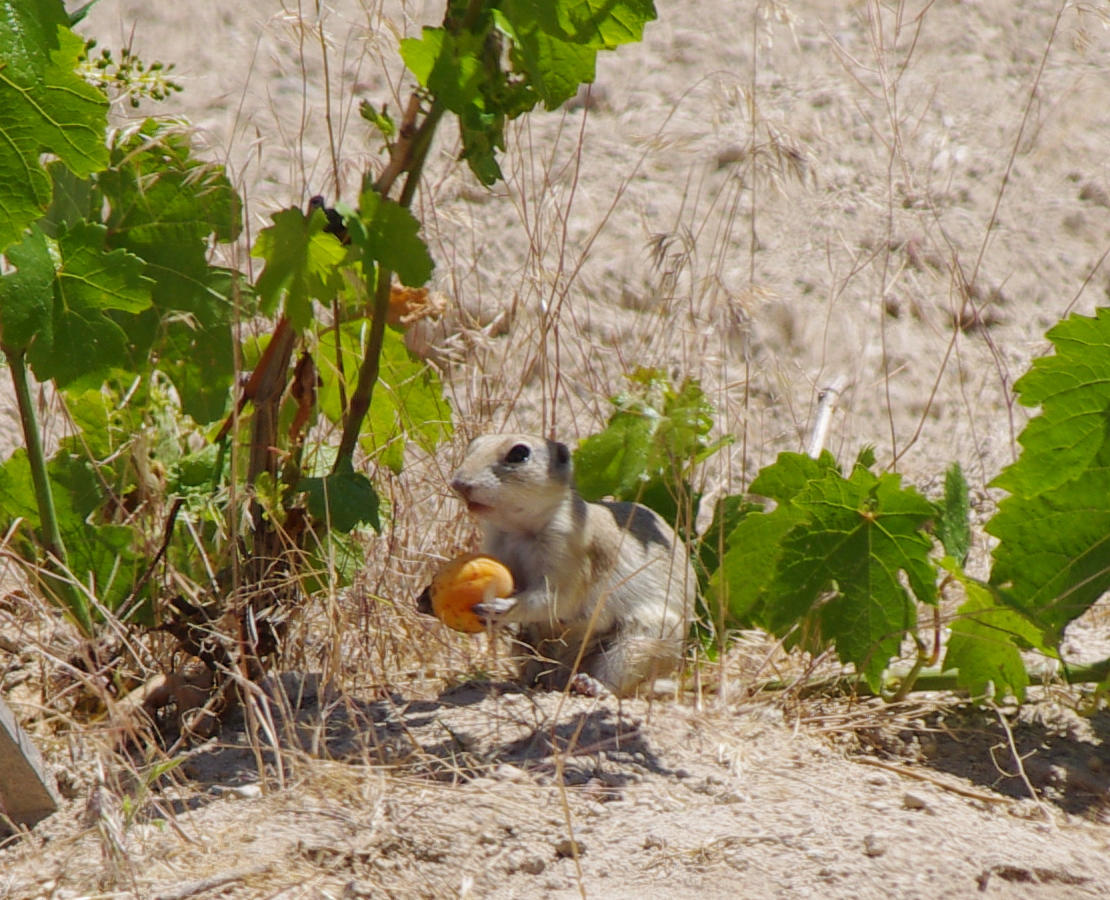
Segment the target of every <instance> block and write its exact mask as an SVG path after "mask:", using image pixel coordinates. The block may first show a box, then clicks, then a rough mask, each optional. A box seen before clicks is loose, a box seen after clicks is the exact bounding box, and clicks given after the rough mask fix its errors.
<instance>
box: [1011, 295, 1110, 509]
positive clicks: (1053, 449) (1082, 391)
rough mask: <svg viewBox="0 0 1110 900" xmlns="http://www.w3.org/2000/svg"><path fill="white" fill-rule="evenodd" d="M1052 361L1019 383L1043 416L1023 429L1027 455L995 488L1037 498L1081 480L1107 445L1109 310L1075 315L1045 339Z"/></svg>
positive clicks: (1021, 395) (1038, 363) (1038, 364)
mask: <svg viewBox="0 0 1110 900" xmlns="http://www.w3.org/2000/svg"><path fill="white" fill-rule="evenodd" d="M1046 336H1047V337H1048V338H1049V339H1050V340H1051V341H1052V343H1053V345H1054V346H1055V349H1056V352H1055V353H1054V354H1053V355H1051V356H1045V357H1041V358H1040V359H1037V360H1035V361H1034V362H1033V366H1032V368H1031V369H1030V370H1029V371H1028V372H1026V373H1025V374H1024V375H1023V376H1022V377H1021V378H1019V379H1018V380H1017V382H1016V383H1015V384H1014V390H1015V391H1016V392H1017V394H1018V400H1019V401H1020V402H1021V403H1022V404H1023V405H1025V406H1040V407H1041V413H1040V415H1038V416H1036V417H1035V418H1033V419H1031V420H1030V421H1029V422H1028V423H1027V424H1026V426H1025V427H1024V428H1023V429H1022V432H1021V435H1020V436H1019V437H1018V441H1019V442H1020V443H1021V445H1022V448H1023V449H1022V454H1021V457H1020V458H1019V459H1018V460H1017V462H1015V463H1013V464H1012V465H1009V466H1007V467H1006V468H1005V469H1004V470H1003V471H1002V473H1001V474H1000V475H999V476H998V477H997V478H995V480H994V482H993V483H994V485H995V486H996V487H1000V488H1003V489H1005V490H1007V491H1009V492H1010V493H1011V494H1016V495H1018V496H1023V497H1033V496H1035V495H1037V494H1040V493H1043V492H1044V491H1047V490H1050V489H1052V488H1054V487H1058V486H1059V485H1061V484H1063V483H1064V482H1066V481H1070V480H1071V479H1073V478H1076V477H1078V476H1079V475H1081V474H1082V473H1083V471H1084V470H1085V469H1086V468H1087V467H1088V466H1089V465H1090V464H1091V461H1092V460H1093V459H1094V457H1095V455H1096V454H1097V453H1098V452H1099V449H1100V448H1101V447H1102V446H1103V444H1104V443H1105V441H1106V434H1107V427H1108V422H1110V307H1103V308H1101V309H1099V310H1097V311H1096V314H1095V316H1094V317H1093V318H1092V317H1090V316H1081V315H1071V316H1069V317H1068V318H1066V319H1064V320H1063V321H1061V322H1058V323H1057V324H1056V325H1055V326H1053V327H1052V328H1051V329H1050V330H1049V331H1048V333H1047V335H1046Z"/></svg>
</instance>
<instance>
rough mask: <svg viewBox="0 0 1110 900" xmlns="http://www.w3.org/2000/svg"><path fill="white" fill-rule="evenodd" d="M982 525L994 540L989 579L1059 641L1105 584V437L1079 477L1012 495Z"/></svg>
mask: <svg viewBox="0 0 1110 900" xmlns="http://www.w3.org/2000/svg"><path fill="white" fill-rule="evenodd" d="M987 532H988V533H990V534H992V535H994V536H995V537H997V538H998V539H999V544H998V546H997V547H996V548H995V550H994V565H993V566H992V568H991V576H990V582H991V584H992V585H994V586H995V587H997V588H999V589H1000V591H1001V593H1002V597H1003V599H1005V601H1006V602H1007V603H1010V604H1012V605H1013V606H1015V607H1016V608H1017V609H1018V610H1019V611H1020V612H1022V613H1024V614H1025V615H1027V616H1029V617H1030V618H1031V619H1033V621H1035V622H1036V623H1037V624H1038V625H1040V626H1041V627H1042V628H1044V629H1045V634H1046V640H1047V642H1048V643H1049V644H1055V643H1057V642H1058V641H1059V638H1060V636H1061V634H1062V633H1063V629H1064V626H1066V625H1067V624H1068V623H1069V622H1070V621H1071V620H1072V619H1075V618H1077V617H1079V616H1080V615H1082V614H1083V613H1084V612H1085V611H1086V610H1087V609H1088V607H1090V606H1091V604H1092V603H1094V602H1095V601H1096V600H1097V599H1098V598H1099V597H1101V596H1102V595H1103V594H1104V593H1106V591H1108V590H1110V442H1107V443H1106V444H1105V445H1104V446H1103V448H1102V451H1101V452H1100V454H1099V456H1098V458H1096V460H1095V464H1094V465H1092V467H1091V468H1089V469H1087V471H1086V472H1085V473H1084V474H1083V475H1082V476H1080V477H1079V478H1076V479H1074V480H1073V481H1069V482H1068V483H1066V484H1063V485H1061V486H1059V487H1056V488H1053V489H1051V490H1048V491H1045V492H1043V493H1041V494H1038V495H1037V496H1035V497H1017V496H1011V497H1007V498H1006V499H1005V500H1003V501H1002V502H1001V503H1000V504H999V506H998V512H997V513H995V515H994V516H993V517H992V518H991V520H990V522H988V523H987Z"/></svg>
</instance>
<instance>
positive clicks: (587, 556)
mask: <svg viewBox="0 0 1110 900" xmlns="http://www.w3.org/2000/svg"><path fill="white" fill-rule="evenodd" d="M520 456H524V457H526V458H524V459H517V457H520ZM451 487H452V488H453V489H454V490H455V492H456V493H458V494H459V496H460V497H462V498H463V500H465V501H466V503H467V507H468V508H469V509H470V511H471V512H473V513H474V514H475V515H476V516H477V517H478V519H479V521H480V522H481V525H482V532H483V544H482V550H483V552H485V553H488V554H489V555H491V556H494V557H496V558H497V559H500V560H501V561H502V562H503V563H504V564H505V565H506V566H507V567H508V568H509V571H511V572H512V574H513V579H514V582H515V589H514V595H513V597H512V598H507V600H506V601H503V602H499V603H495V604H494V605H492V606H490V607H489V608H487V609H486V610H485V612H486V613H488V618H490V619H491V620H493V621H496V622H498V623H500V624H505V625H516V626H518V627H519V637H520V640H521V641H522V642H523V643H524V644H525V645H526V646H527V648H528V649H529V650H530V652H531V654H532V655H533V657H534V658H533V659H532V660H530V661H529V662H528V663H527V664H526V665H525V666H524V670H523V672H522V675H523V677H524V679H525V681H526V682H528V683H538V684H542V685H545V686H549V687H556V688H562V687H564V686H565V685H566V684H567V679H568V677H570V676H571V675H572V674H574V673H575V672H577V673H582V674H584V675H587V676H591V677H592V678H594V679H596V680H597V681H598V682H600V683H601V684H602V685H604V687H606V688H607V689H608V690H610V691H612V692H614V693H616V694H619V695H627V694H631V693H634V692H635V690H636V688H637V687H638V686H639V685H641V684H644V683H646V682H650V681H652V680H653V679H655V678H657V677H659V676H661V675H665V674H668V673H670V672H672V671H674V670H675V669H676V668H677V667H678V666H679V664H680V663H681V661H682V654H683V647H684V642H685V639H686V633H687V630H688V625H689V621H690V615H691V611H692V607H693V602H694V591H695V579H694V572H693V569H692V568H691V566H690V561H689V558H688V557H687V554H686V548H685V547H684V546H683V545H682V544H681V542H679V541H676V539H675V534H674V532H673V531H672V530H671V528H670V526H668V525H667V524H666V522H664V521H663V520H662V519H661V518H660V517H659V516H658V515H657V514H656V513H654V512H652V511H651V510H650V509H648V508H647V507H645V506H641V505H640V504H636V503H619V502H611V501H603V502H600V503H587V502H586V501H585V500H583V499H582V497H581V496H579V494H578V492H577V491H576V490H575V489H574V483H573V475H572V467H571V462H570V453H569V450H567V448H566V446H565V445H563V444H559V443H557V442H555V441H548V440H545V439H544V438H540V437H535V436H533V435H528V434H490V435H484V436H482V437H479V438H477V439H475V440H474V441H473V442H472V443H471V444H470V447H469V449H468V450H467V454H466V459H465V460H464V461H463V464H462V465H461V466H460V467H459V469H458V471H457V472H456V473H455V475H454V477H453V478H452V480H451ZM580 652H581V662H580V663H579V665H578V667H577V669H574V665H575V661H576V659H578V656H579V653H580Z"/></svg>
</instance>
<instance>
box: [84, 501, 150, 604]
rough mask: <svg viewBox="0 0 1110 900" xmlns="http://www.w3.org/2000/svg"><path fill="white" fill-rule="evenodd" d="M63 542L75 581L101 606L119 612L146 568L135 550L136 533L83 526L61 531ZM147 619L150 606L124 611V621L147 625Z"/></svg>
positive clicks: (119, 528)
mask: <svg viewBox="0 0 1110 900" xmlns="http://www.w3.org/2000/svg"><path fill="white" fill-rule="evenodd" d="M62 541H63V542H64V543H65V547H66V556H67V562H68V564H69V568H70V571H71V572H72V573H73V575H74V577H75V578H76V579H77V580H78V581H80V582H81V584H82V585H84V586H85V588H86V589H87V590H88V591H89V593H91V594H92V595H93V596H94V597H96V599H97V600H98V601H99V602H100V604H101V605H103V606H104V607H106V608H107V609H109V610H112V611H113V612H115V611H118V610H119V609H120V607H121V606H122V604H123V603H124V601H125V600H127V599H128V598H129V597H131V593H132V591H133V590H134V588H135V585H136V584H137V582H138V580H139V577H140V576H141V575H142V573H143V571H144V569H145V567H146V560H145V558H144V557H143V555H142V554H141V553H139V552H137V551H136V550H135V547H136V546H137V542H138V534H137V533H136V532H135V530H134V529H133V528H131V527H129V526H127V525H92V524H89V523H86V522H82V523H81V524H80V525H79V526H78V527H76V528H72V529H70V530H68V531H64V532H63V533H62ZM136 599H140V598H136ZM149 617H150V609H149V604H139V603H136V604H135V605H133V606H131V607H130V608H129V609H128V610H127V615H126V616H125V621H133V620H136V619H137V620H140V621H145V622H147V623H148V624H149V621H150V618H149ZM96 618H99V616H97V617H96Z"/></svg>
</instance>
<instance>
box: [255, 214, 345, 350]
mask: <svg viewBox="0 0 1110 900" xmlns="http://www.w3.org/2000/svg"><path fill="white" fill-rule="evenodd" d="M270 218H271V219H272V220H273V223H274V224H273V225H271V226H270V227H269V228H264V229H263V230H262V231H261V232H259V235H258V237H257V238H256V239H255V242H254V247H252V248H251V255H252V256H257V257H261V258H262V259H264V260H266V266H265V268H264V269H263V270H262V274H261V275H259V276H258V282H257V284H256V285H255V287H256V290H257V291H258V295H259V298H260V299H261V301H262V311H263V312H264V313H266V314H267V315H272V314H273V312H274V311H275V310H276V309H277V306H278V303H279V301H280V300H281V298H282V297H283V296H284V297H285V314H286V315H287V316H288V317H289V321H290V322H291V323H292V325H293V327H294V328H296V329H298V330H303V329H305V328H307V327H308V325H309V323H310V322H311V321H312V301H313V300H314V299H315V300H322V301H325V302H328V301H330V300H331V298H332V296H334V294H335V293H336V291H337V290H339V287H340V283H341V282H340V279H339V275H338V272H337V270H336V266H338V265H339V263H340V262H342V260H343V259H344V257H345V256H346V249H345V248H344V247H343V245H342V244H340V243H339V241H337V240H336V239H335V238H334V237H333V236H332V235H330V234H328V233H327V232H325V231H324V226H325V225H326V224H327V219H326V218H325V217H324V214H323V212H321V211H320V210H318V209H314V210H313V211H312V213H311V214H310V215H308V216H306V215H305V214H304V213H303V212H301V210H299V209H298V208H297V207H295V206H294V207H290V208H289V209H284V210H282V211H281V212H277V213H274V214H273V215H272V216H271V217H270Z"/></svg>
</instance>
